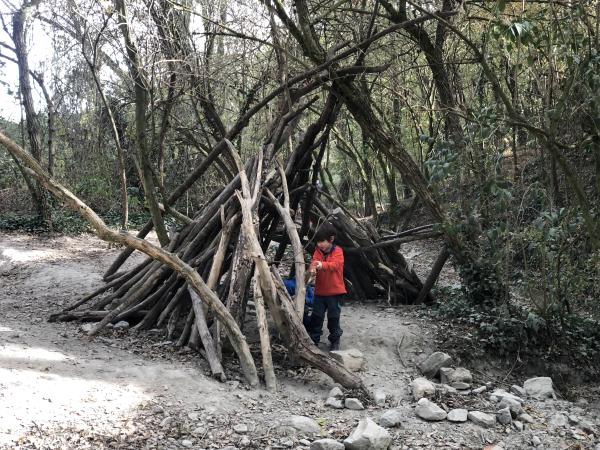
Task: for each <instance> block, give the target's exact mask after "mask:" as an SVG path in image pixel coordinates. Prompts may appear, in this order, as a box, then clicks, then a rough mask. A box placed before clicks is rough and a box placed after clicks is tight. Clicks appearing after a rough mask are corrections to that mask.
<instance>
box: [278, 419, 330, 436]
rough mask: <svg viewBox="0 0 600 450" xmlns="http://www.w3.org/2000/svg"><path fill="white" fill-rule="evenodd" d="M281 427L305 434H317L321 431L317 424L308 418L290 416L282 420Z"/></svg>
mask: <svg viewBox="0 0 600 450" xmlns="http://www.w3.org/2000/svg"><path fill="white" fill-rule="evenodd" d="M281 425H283V426H288V427H291V428H293V429H294V430H296V431H299V432H301V433H306V434H317V433H319V432H320V431H321V427H320V426H319V424H318V423H317V422H316V421H315V420H314V419H311V418H310V417H305V416H290V417H287V418H285V419H283V421H282V423H281Z"/></svg>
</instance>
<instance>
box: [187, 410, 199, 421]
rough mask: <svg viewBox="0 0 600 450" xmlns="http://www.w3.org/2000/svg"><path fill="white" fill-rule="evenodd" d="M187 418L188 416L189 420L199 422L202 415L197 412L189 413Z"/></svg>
mask: <svg viewBox="0 0 600 450" xmlns="http://www.w3.org/2000/svg"><path fill="white" fill-rule="evenodd" d="M187 416H188V419H190V420H194V421H195V420H198V419H199V418H200V414H198V413H197V412H191V413H188V415H187Z"/></svg>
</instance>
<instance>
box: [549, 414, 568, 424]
mask: <svg viewBox="0 0 600 450" xmlns="http://www.w3.org/2000/svg"><path fill="white" fill-rule="evenodd" d="M550 423H551V424H552V425H554V426H555V427H568V426H569V418H568V417H567V416H565V415H564V414H562V413H557V414H554V415H553V416H552V417H551V418H550Z"/></svg>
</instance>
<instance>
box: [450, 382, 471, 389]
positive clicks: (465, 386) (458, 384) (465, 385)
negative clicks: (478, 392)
mask: <svg viewBox="0 0 600 450" xmlns="http://www.w3.org/2000/svg"><path fill="white" fill-rule="evenodd" d="M450 386H452V387H453V388H454V389H458V390H459V391H464V390H467V389H469V388H470V387H471V385H470V384H469V383H465V382H464V381H453V382H452V383H450Z"/></svg>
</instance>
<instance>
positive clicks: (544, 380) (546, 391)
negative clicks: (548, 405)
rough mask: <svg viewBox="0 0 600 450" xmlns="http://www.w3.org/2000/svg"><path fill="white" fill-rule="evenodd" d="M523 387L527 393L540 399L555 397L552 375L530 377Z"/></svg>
mask: <svg viewBox="0 0 600 450" xmlns="http://www.w3.org/2000/svg"><path fill="white" fill-rule="evenodd" d="M523 387H524V388H525V391H526V392H527V395H529V396H530V397H533V398H535V399H538V400H544V399H546V398H554V397H555V395H554V388H553V387H552V378H550V377H537V378H530V379H529V380H527V381H525V383H523Z"/></svg>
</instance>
